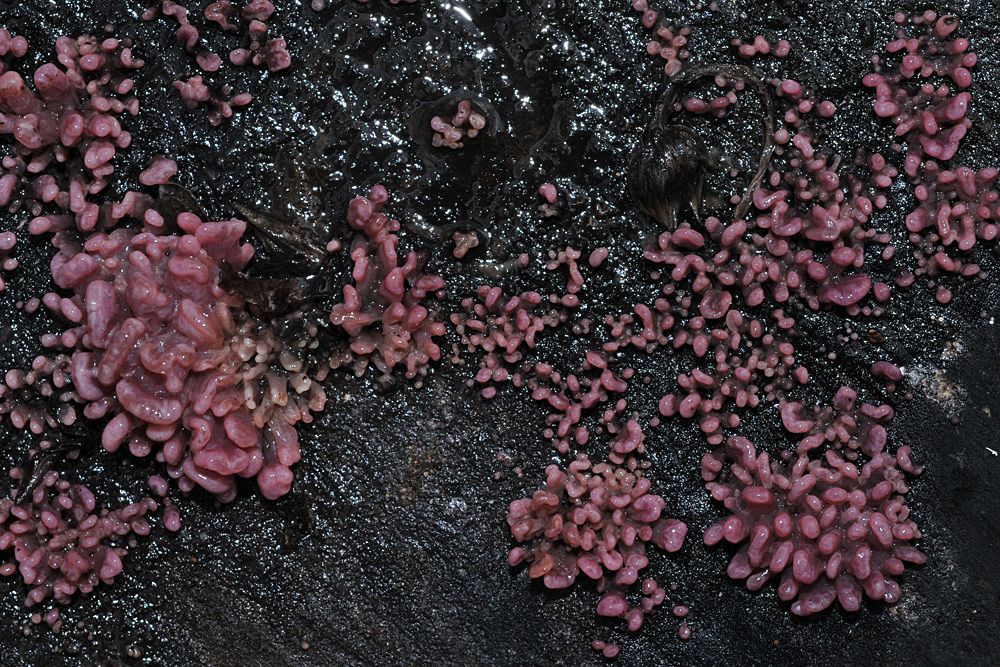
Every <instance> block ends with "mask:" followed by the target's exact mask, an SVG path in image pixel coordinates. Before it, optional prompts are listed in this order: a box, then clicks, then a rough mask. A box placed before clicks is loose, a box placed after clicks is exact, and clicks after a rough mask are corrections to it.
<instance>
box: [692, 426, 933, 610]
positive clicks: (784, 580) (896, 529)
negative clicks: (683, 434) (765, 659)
mask: <svg viewBox="0 0 1000 667" xmlns="http://www.w3.org/2000/svg"><path fill="white" fill-rule="evenodd" d="M883 444H884V443H879V442H877V441H874V442H873V441H872V439H869V441H868V444H867V446H866V449H865V451H866V453H867V454H868V455H869V456H870V461H869V462H868V463H866V464H864V465H863V466H861V467H860V468H859V467H858V466H857V465H855V464H854V463H851V462H850V461H846V460H845V459H844V458H843V457H842V456H841V455H840V454H839V453H838V452H837V451H835V450H833V449H827V450H826V452H825V453H824V455H823V457H822V458H821V459H815V460H810V459H809V458H808V456H806V455H804V454H803V455H800V456H798V457H797V458H795V459H794V460H791V459H790V458H789V461H788V462H787V463H780V462H772V461H771V460H770V459H769V457H768V455H767V452H762V453H761V454H760V455H758V454H757V452H756V449H755V448H754V446H753V444H752V443H750V441H748V440H746V439H744V438H739V437H731V438H730V439H729V441H728V443H727V445H726V447H725V448H720V449H719V450H716V451H715V452H713V453H711V454H706V455H705V458H704V459H703V460H702V476H703V477H704V478H705V480H706V481H707V482H708V483H707V484H706V485H705V488H706V489H708V491H709V493H710V494H711V495H712V497H713V498H714V499H715V500H717V501H720V502H722V503H723V504H724V505H725V507H726V509H727V510H728V511H729V512H730V514H729V516H728V517H726V518H725V519H722V520H721V521H719V522H718V523H716V524H715V525H714V526H712V527H711V528H709V529H708V530H707V531H705V536H704V540H705V543H706V544H708V545H713V544H717V543H719V542H721V541H722V540H725V541H727V542H730V543H732V544H741V545H742V546H741V547H740V550H739V551H738V552H737V553H736V555H735V556H734V557H733V559H732V561H731V562H730V564H729V568H728V573H729V576H730V577H732V578H733V579H746V580H747V582H746V586H747V588H748V589H750V590H752V591H756V590H759V589H760V588H762V587H763V586H764V584H766V583H767V582H768V581H769V580H771V579H778V580H779V581H778V597H779V598H780V599H781V600H784V601H786V602H791V603H792V604H791V611H792V613H793V614H796V615H798V616H807V615H809V614H814V613H817V612H820V611H822V610H823V609H826V608H827V607H828V606H830V605H831V604H832V603H833V602H834V600H837V601H839V602H840V605H841V606H842V607H843V608H844V609H845V610H847V611H857V610H858V609H859V608H860V607H861V595H862V592H864V594H865V595H867V596H868V597H869V598H871V599H872V600H883V601H885V602H889V603H892V602H896V601H897V600H899V596H900V589H899V584H898V583H897V582H896V579H895V577H898V576H899V575H901V574H902V573H903V570H904V569H905V564H906V563H914V564H921V563H924V562H925V561H926V556H924V554H923V553H921V552H920V551H919V550H918V549H917V548H916V547H914V546H913V545H912V544H911V541H912V540H914V539H918V538H919V537H920V531H919V529H918V528H917V526H916V524H915V523H914V522H913V521H912V520H910V519H909V509H908V508H907V507H906V505H905V499H904V496H905V494H906V493H907V491H908V490H909V488H908V486H907V484H906V480H905V477H904V472H905V473H910V474H919V473H920V471H921V469H920V468H919V467H916V466H914V465H913V463H912V462H911V461H910V456H909V454H910V452H909V447H900V448H899V449H898V451H897V453H896V456H891V455H889V454H887V453H885V452H884V451H883V448H882V447H883ZM727 464H728V474H723V470H724V469H726V466H727Z"/></svg>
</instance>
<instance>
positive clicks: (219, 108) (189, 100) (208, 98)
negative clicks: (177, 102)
mask: <svg viewBox="0 0 1000 667" xmlns="http://www.w3.org/2000/svg"><path fill="white" fill-rule="evenodd" d="M174 88H176V89H177V90H178V91H179V92H180V94H181V100H183V101H184V106H186V107H187V108H189V109H197V108H198V107H199V106H200V105H204V106H205V108H206V112H207V116H208V122H209V123H211V124H212V125H220V124H221V123H222V121H223V119H225V118H231V117H232V115H233V111H234V109H235V108H237V107H243V106H246V105H247V104H250V101H251V100H252V99H253V96H252V95H251V94H250V93H239V94H238V95H233V94H232V88H231V87H230V86H229V84H225V85H223V86H222V87H220V88H218V89H216V88H214V87H212V86H209V85H208V84H207V83H205V79H204V78H203V77H201V76H192V77H189V78H188V79H187V80H186V81H174Z"/></svg>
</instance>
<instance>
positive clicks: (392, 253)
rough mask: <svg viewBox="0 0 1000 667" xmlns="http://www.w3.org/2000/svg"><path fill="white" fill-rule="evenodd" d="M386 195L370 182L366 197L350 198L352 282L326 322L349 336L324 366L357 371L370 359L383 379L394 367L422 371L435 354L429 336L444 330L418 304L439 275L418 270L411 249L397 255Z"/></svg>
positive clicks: (415, 372)
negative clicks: (343, 347) (350, 367)
mask: <svg viewBox="0 0 1000 667" xmlns="http://www.w3.org/2000/svg"><path fill="white" fill-rule="evenodd" d="M388 197H389V195H388V193H387V192H386V189H385V188H384V187H382V186H381V185H376V186H375V187H373V188H372V190H371V194H370V195H369V196H368V197H355V198H354V199H353V200H351V203H350V206H349V207H348V211H347V221H348V222H349V223H350V225H351V227H352V228H353V229H355V230H356V231H358V232H360V234H358V235H357V236H356V237H355V238H354V241H353V242H352V243H351V259H352V260H353V262H354V269H353V271H352V272H351V277H352V279H353V280H354V284H353V285H345V286H344V300H343V302H342V303H338V304H336V305H335V306H334V307H333V310H332V312H331V313H330V321H331V322H332V323H333V324H334V325H335V326H338V327H340V328H342V329H343V330H344V332H345V333H346V334H347V335H348V337H349V339H350V352H349V353H346V354H345V355H341V356H336V357H334V359H333V360H331V362H330V365H331V366H332V367H337V366H340V365H345V364H348V363H351V364H353V365H354V367H355V370H356V372H357V373H358V374H359V375H360V374H362V373H364V371H365V369H366V368H367V367H368V365H369V362H370V363H372V364H373V365H374V366H375V367H376V368H377V369H378V370H379V372H381V373H382V379H384V380H388V378H389V377H390V374H391V372H392V370H393V369H394V368H395V367H396V366H400V367H402V368H403V369H404V371H405V374H406V377H407V378H414V377H417V376H418V375H424V374H426V372H427V366H428V364H429V363H430V362H432V361H437V360H438V359H440V358H441V349H440V347H439V346H438V344H437V343H435V342H434V339H435V338H437V337H439V336H443V335H444V332H445V328H444V325H443V324H441V323H440V322H435V321H434V313H432V312H431V311H429V310H428V309H427V307H426V306H424V305H423V301H424V299H425V298H426V297H427V296H428V295H429V294H432V293H435V292H437V291H438V290H440V289H441V288H442V287H444V280H442V279H441V278H440V277H439V276H431V275H426V274H424V273H423V272H422V270H421V263H422V262H421V261H420V260H419V259H418V257H417V254H416V253H415V252H410V253H409V254H408V255H406V257H405V258H401V257H399V255H398V253H397V245H398V242H399V237H398V236H397V235H396V234H395V232H397V231H399V222H398V221H397V220H392V219H391V218H389V216H387V215H386V214H385V213H383V212H382V206H383V205H384V204H385V202H386V200H387V199H388ZM401 260H402V263H400V261H401Z"/></svg>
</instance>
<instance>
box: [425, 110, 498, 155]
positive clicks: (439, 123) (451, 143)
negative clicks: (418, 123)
mask: <svg viewBox="0 0 1000 667" xmlns="http://www.w3.org/2000/svg"><path fill="white" fill-rule="evenodd" d="M485 127H486V116H484V115H482V114H480V113H477V112H476V111H474V110H473V109H472V103H471V102H469V100H462V101H461V102H459V103H458V109H457V110H456V111H455V115H454V116H453V117H452V119H451V120H450V121H447V120H445V119H444V118H441V116H434V117H433V118H431V130H433V131H434V135H433V136H432V137H431V145H432V146H434V147H435V148H440V147H445V148H450V149H452V150H455V149H457V148H462V147H463V146H465V143H464V141H463V139H475V138H476V137H477V136H479V133H480V132H482V131H483V128H485Z"/></svg>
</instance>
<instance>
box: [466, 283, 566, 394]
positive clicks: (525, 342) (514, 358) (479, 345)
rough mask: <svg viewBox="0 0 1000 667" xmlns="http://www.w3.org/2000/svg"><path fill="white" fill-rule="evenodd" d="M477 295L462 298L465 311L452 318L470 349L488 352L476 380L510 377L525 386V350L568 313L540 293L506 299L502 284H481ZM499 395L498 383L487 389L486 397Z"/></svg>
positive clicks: (529, 293) (467, 349)
mask: <svg viewBox="0 0 1000 667" xmlns="http://www.w3.org/2000/svg"><path fill="white" fill-rule="evenodd" d="M476 294H477V297H478V300H476V299H471V298H466V299H463V300H462V308H463V309H464V310H465V312H464V313H452V314H451V317H450V319H451V323H452V324H453V325H454V326H455V331H456V333H457V334H458V335H459V337H460V341H461V345H463V346H465V348H466V351H468V352H474V351H477V350H480V351H482V352H484V353H485V354H484V355H483V357H482V359H481V361H480V365H479V370H478V371H477V372H476V378H475V381H476V382H478V383H479V384H488V383H497V382H506V381H508V380H510V381H512V382H513V383H514V385H515V386H518V387H520V386H524V384H525V376H524V374H523V373H522V372H518V367H519V366H520V365H521V362H522V361H523V359H524V353H525V351H526V350H531V349H534V347H535V340H536V336H538V334H540V333H542V332H543V331H545V329H549V328H554V327H557V326H559V325H560V324H562V323H563V322H565V320H566V317H565V314H564V313H561V312H559V310H557V309H552V308H550V307H547V306H545V305H544V303H545V302H544V299H543V298H542V295H541V294H539V293H538V292H522V293H521V294H520V295H517V296H512V297H510V298H504V296H503V290H501V289H500V288H499V287H487V286H481V287H479V289H478V290H476ZM454 351H455V357H454V359H453V361H455V362H456V363H460V362H461V359H460V357H459V345H458V344H456V345H455V347H454ZM511 368H513V369H514V372H511ZM549 370H551V369H549ZM495 395H496V388H495V387H494V386H488V387H486V388H485V389H483V396H484V397H485V398H492V397H493V396H495Z"/></svg>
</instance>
